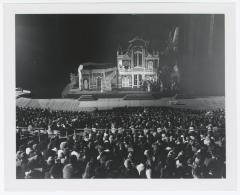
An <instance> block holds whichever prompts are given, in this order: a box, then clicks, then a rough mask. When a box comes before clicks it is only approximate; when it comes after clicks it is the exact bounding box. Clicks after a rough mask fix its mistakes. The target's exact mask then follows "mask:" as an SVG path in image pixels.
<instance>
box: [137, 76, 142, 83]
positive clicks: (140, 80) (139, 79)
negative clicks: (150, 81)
mask: <svg viewBox="0 0 240 195" xmlns="http://www.w3.org/2000/svg"><path fill="white" fill-rule="evenodd" d="M138 83H139V85H140V86H141V85H142V75H141V74H139V75H138Z"/></svg>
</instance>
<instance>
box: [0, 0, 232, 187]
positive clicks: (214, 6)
mask: <svg viewBox="0 0 240 195" xmlns="http://www.w3.org/2000/svg"><path fill="white" fill-rule="evenodd" d="M90 13H92V14H96V13H97V14H137V13H139V14H140V13H141V14H150V13H151V14H224V15H225V103H226V104H225V109H226V144H227V145H226V158H227V159H226V165H227V170H226V171H227V175H226V179H197V180H196V179H152V180H145V179H144V180H140V179H95V180H85V179H83V180H81V179H75V180H66V179H60V180H49V179H45V180H44V179H42V180H38V179H35V180H21V179H16V169H15V166H16V160H15V156H16V155H15V154H16V150H15V149H16V147H15V145H16V135H15V128H16V127H15V124H16V123H15V117H16V98H15V82H16V81H15V14H90ZM235 15H236V11H235V3H225V2H224V3H222V2H221V3H206V2H204V3H193V2H190V3H189V2H188V3H165V2H164V3H157V2H154V3H146V2H145V3H133V2H128V3H101V2H98V3H72V4H70V3H60V4H57V3H55V4H41V3H39V4H31V3H29V4H4V67H3V71H4V72H3V75H4V83H3V84H4V117H5V118H4V120H5V121H4V122H5V126H4V146H5V147H4V164H5V169H4V170H5V173H4V177H5V178H4V179H5V189H6V190H9V191H56V190H58V191H59V190H69V191H72V190H82V191H114V190H118V191H125V190H128V191H136V190H140V191H158V190H176V191H178V190H235V189H236V188H237V171H236V170H237V125H236V122H237V115H236V113H237V112H236V102H237V100H236V74H235V72H236V41H235V40H236V29H235V28H236V27H235V25H236V23H235V21H236V16H235ZM220 79H221V78H220Z"/></svg>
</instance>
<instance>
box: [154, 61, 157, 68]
mask: <svg viewBox="0 0 240 195" xmlns="http://www.w3.org/2000/svg"><path fill="white" fill-rule="evenodd" d="M157 67H158V60H154V68H155V69H156V68H157Z"/></svg>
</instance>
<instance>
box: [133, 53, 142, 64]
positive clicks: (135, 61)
mask: <svg viewBox="0 0 240 195" xmlns="http://www.w3.org/2000/svg"><path fill="white" fill-rule="evenodd" d="M142 62H143V54H142V51H135V52H134V53H133V66H134V67H136V66H140V67H141V66H142V65H143V63H142Z"/></svg>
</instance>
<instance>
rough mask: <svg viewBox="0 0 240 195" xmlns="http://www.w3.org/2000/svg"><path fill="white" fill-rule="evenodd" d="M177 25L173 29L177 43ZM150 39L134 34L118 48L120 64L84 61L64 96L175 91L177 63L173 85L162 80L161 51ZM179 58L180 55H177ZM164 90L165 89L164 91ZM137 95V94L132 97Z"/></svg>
mask: <svg viewBox="0 0 240 195" xmlns="http://www.w3.org/2000/svg"><path fill="white" fill-rule="evenodd" d="M177 35H178V28H175V29H174V31H173V33H172V40H171V41H172V43H173V46H174V44H175V45H176V44H177ZM149 45H150V44H149V42H148V41H146V40H144V39H142V38H139V37H135V38H133V39H132V40H130V41H129V46H128V48H127V49H125V50H124V49H122V48H118V50H117V55H116V57H117V59H116V62H117V64H111V63H93V62H88V63H82V64H80V65H79V67H78V72H77V74H76V73H71V74H70V83H69V84H68V85H67V87H66V88H65V89H64V90H63V93H62V97H64V98H80V100H81V99H82V100H84V99H91V98H92V99H94V98H124V99H129V98H130V99H131V98H133V97H137V99H139V98H140V99H154V98H156V97H158V96H159V95H160V94H161V95H163V94H166V91H167V94H168V95H170V96H171V95H174V93H173V91H176V90H177V85H178V81H179V78H178V77H179V71H178V65H177V63H176V64H174V65H172V71H171V78H170V86H166V85H165V83H164V80H163V75H162V67H161V66H160V54H159V51H157V50H155V49H152V48H150V46H149ZM176 61H177V59H176ZM164 92H165V93H164ZM133 99H134V98H133Z"/></svg>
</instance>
